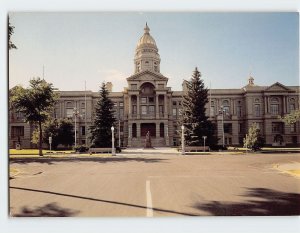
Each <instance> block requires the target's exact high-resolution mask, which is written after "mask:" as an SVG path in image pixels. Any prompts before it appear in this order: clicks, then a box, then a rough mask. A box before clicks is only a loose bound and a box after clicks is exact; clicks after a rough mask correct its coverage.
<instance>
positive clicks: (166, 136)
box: [165, 122, 170, 146]
mask: <svg viewBox="0 0 300 233" xmlns="http://www.w3.org/2000/svg"><path fill="white" fill-rule="evenodd" d="M165 140H166V146H169V145H170V141H169V125H168V122H166V123H165Z"/></svg>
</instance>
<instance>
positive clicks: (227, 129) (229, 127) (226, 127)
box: [224, 123, 232, 134]
mask: <svg viewBox="0 0 300 233" xmlns="http://www.w3.org/2000/svg"><path fill="white" fill-rule="evenodd" d="M224 133H230V134H231V133H232V124H231V123H225V124H224Z"/></svg>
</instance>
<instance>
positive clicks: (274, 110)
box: [270, 104, 279, 115]
mask: <svg viewBox="0 0 300 233" xmlns="http://www.w3.org/2000/svg"><path fill="white" fill-rule="evenodd" d="M270 107H271V114H272V115H278V114H279V105H278V104H271V106H270Z"/></svg>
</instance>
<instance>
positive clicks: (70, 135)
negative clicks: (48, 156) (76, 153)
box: [31, 119, 74, 149]
mask: <svg viewBox="0 0 300 233" xmlns="http://www.w3.org/2000/svg"><path fill="white" fill-rule="evenodd" d="M42 128H43V132H44V133H43V141H44V142H46V143H49V137H50V136H51V137H52V143H51V147H52V148H53V149H56V148H57V146H58V145H59V144H61V145H64V146H66V147H68V146H70V145H72V144H73V142H74V131H73V128H74V126H73V123H72V121H70V120H68V119H60V120H57V119H49V120H47V121H46V122H44V123H43V124H42ZM31 142H32V143H34V144H37V143H38V142H39V130H38V128H36V129H35V130H34V131H33V133H32V140H31Z"/></svg>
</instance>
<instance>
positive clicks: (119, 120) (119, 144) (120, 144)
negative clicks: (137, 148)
mask: <svg viewBox="0 0 300 233" xmlns="http://www.w3.org/2000/svg"><path fill="white" fill-rule="evenodd" d="M120 127H121V121H120V119H119V127H118V131H119V132H118V136H119V148H121V135H120Z"/></svg>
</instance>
